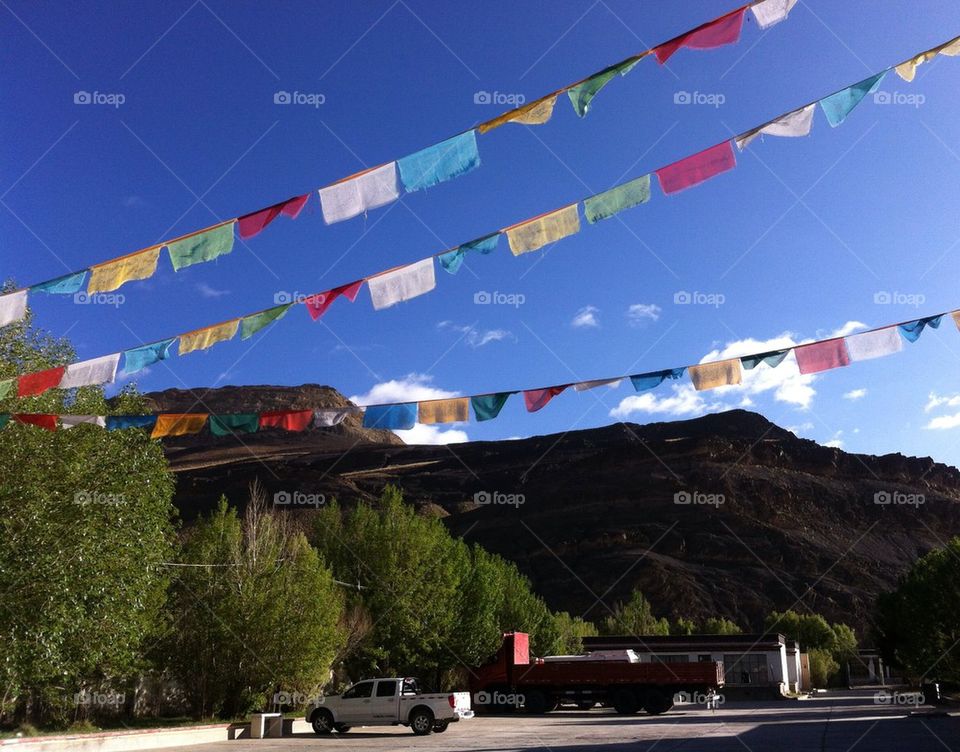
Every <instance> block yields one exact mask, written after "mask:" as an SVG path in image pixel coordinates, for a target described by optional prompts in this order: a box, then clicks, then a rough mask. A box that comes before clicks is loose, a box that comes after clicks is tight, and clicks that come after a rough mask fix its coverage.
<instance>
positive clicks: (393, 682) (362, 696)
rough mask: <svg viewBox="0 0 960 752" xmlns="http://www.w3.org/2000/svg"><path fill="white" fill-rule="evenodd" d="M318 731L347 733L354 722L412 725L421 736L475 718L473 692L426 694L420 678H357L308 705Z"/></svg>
mask: <svg viewBox="0 0 960 752" xmlns="http://www.w3.org/2000/svg"><path fill="white" fill-rule="evenodd" d="M306 717H307V723H309V724H310V725H312V726H313V730H314V732H315V733H317V734H329V733H330V732H331V731H336V732H337V733H340V734H345V733H346V732H347V731H349V730H350V728H351V727H353V726H409V727H410V730H411V731H413V733H414V734H417V735H418V736H424V735H426V734H429V733H430V732H432V731H436V732H437V733H438V734H439V733H442V732H444V731H446V730H447V726H449V725H450V724H451V723H455V722H457V721H459V720H460V719H461V718H473V711H472V710H471V709H470V693H469V692H449V693H438V694H423V693H421V692H420V686H419V683H418V682H417V680H416V679H413V678H409V677H408V678H399V677H393V678H389V679H366V680H364V681H361V682H357V683H356V684H354V685H353V686H352V687H350V688H349V689H348V690H347V691H346V692H344V693H343V694H342V695H330V696H322V697H318V698H317V699H316V700H314V701H313V702H311V703H310V704H309V705H308V706H307V713H306Z"/></svg>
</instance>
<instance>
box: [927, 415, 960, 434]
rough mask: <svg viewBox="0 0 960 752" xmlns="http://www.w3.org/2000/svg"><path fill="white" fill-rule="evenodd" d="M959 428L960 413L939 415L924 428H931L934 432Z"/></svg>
mask: <svg viewBox="0 0 960 752" xmlns="http://www.w3.org/2000/svg"><path fill="white" fill-rule="evenodd" d="M957 426H960V413H954V414H953V415H939V416H937V417H936V418H933V419H932V420H931V421H930V422H929V423H927V425H925V426H924V428H929V429H931V430H934V431H945V430H948V429H950V428H956V427H957Z"/></svg>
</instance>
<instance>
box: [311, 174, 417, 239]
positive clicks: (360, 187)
mask: <svg viewBox="0 0 960 752" xmlns="http://www.w3.org/2000/svg"><path fill="white" fill-rule="evenodd" d="M319 193H320V208H321V210H322V211H323V221H324V222H326V223H327V224H328V225H332V224H333V223H334V222H342V221H343V220H345V219H350V218H352V217H356V216H357V215H358V214H363V213H365V212H366V211H367V210H368V209H376V208H377V207H380V206H383V205H385V204H389V203H390V202H391V201H396V200H397V198H399V196H400V189H399V188H398V187H397V165H396V162H389V163H388V164H385V165H381V166H380V167H372V168H370V169H369V170H364V171H363V172H360V173H357V174H356V175H353V176H351V177H349V178H344V179H343V180H341V181H339V182H337V183H334V184H333V185H328V186H327V187H326V188H321V189H320V191H319Z"/></svg>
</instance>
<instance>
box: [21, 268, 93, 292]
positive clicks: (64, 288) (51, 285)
mask: <svg viewBox="0 0 960 752" xmlns="http://www.w3.org/2000/svg"><path fill="white" fill-rule="evenodd" d="M86 279H87V270H86V269H84V270H83V271H82V272H75V273H73V274H64V275H63V276H62V277H57V278H56V279H51V280H48V281H46V282H41V283H40V284H37V285H34V286H33V287H31V288H30V290H31V291H32V292H42V293H46V294H47V295H73V294H74V293H78V292H80V290H81V289H82V288H83V283H84V281H86Z"/></svg>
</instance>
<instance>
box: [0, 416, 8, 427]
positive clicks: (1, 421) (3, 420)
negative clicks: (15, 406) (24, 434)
mask: <svg viewBox="0 0 960 752" xmlns="http://www.w3.org/2000/svg"><path fill="white" fill-rule="evenodd" d="M9 422H10V416H9V415H0V428H3V427H4V426H5V425H7V423H9Z"/></svg>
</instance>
